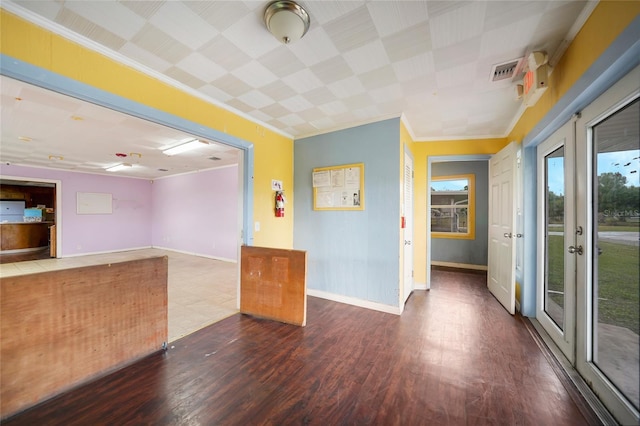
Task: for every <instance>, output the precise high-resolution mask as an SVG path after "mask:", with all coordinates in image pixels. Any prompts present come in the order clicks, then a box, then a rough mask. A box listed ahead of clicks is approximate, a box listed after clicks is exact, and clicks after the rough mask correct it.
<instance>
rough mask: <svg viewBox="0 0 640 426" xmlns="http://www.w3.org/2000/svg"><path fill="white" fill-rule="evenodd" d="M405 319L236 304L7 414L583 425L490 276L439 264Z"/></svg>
mask: <svg viewBox="0 0 640 426" xmlns="http://www.w3.org/2000/svg"><path fill="white" fill-rule="evenodd" d="M432 278H433V283H432V289H431V291H429V292H426V291H416V292H414V293H413V294H412V296H411V297H410V299H409V301H408V302H407V306H406V310H405V312H404V314H403V315H402V316H396V315H391V314H385V313H380V312H375V311H371V310H366V309H361V308H357V307H353V306H349V305H344V304H339V303H334V302H330V301H326V300H322V299H318V298H313V297H310V298H309V301H308V320H307V324H308V325H307V326H306V327H304V328H298V327H295V326H290V325H284V324H279V323H275V322H269V321H263V320H259V319H254V318H251V317H248V316H243V315H239V314H238V315H235V316H232V317H229V318H227V319H225V320H223V321H221V322H219V323H217V324H214V325H212V326H210V327H208V328H206V329H203V330H201V331H199V332H197V333H195V334H192V335H190V336H187V337H185V338H183V339H180V340H178V341H176V342H174V344H173V346H171V347H170V349H169V350H168V351H166V352H165V353H160V354H157V355H153V356H151V357H148V358H146V359H144V360H142V361H141V362H138V363H136V364H134V365H132V366H130V367H128V368H126V369H123V370H121V371H119V372H116V373H114V374H111V375H109V376H107V377H104V378H102V379H100V380H98V381H96V382H94V383H91V384H89V385H86V386H83V387H81V388H78V389H76V390H74V391H71V392H68V393H66V394H64V395H62V396H60V397H58V398H55V399H53V400H50V401H48V402H46V403H44V404H41V405H40V406H37V407H35V408H33V409H31V410H27V411H26V412H24V413H22V414H20V415H18V416H16V417H13V418H11V419H8V420H7V421H6V422H3V425H6V426H10V425H18V424H23V425H38V424H47V425H73V424H81V425H98V424H109V425H124V424H150V425H151V424H152V425H183V424H184V425H192V424H193V425H196V424H197V425H257V424H271V425H288V424H314V425H333V424H359V425H484V424H493V425H536V426H539V425H554V426H555V425H585V424H589V423H592V421H590V419H587V418H585V416H583V414H581V412H580V410H579V409H578V406H577V405H576V404H575V403H574V401H573V400H572V399H571V397H570V393H569V392H567V390H566V389H565V388H564V387H563V384H562V382H561V381H560V379H559V378H558V376H557V375H556V374H555V373H554V370H553V368H552V366H551V364H550V363H549V361H548V360H547V358H545V356H544V354H543V353H542V352H541V350H540V348H539V347H538V346H537V344H536V343H535V341H534V340H533V339H532V337H531V335H530V334H529V331H528V330H527V327H525V325H524V323H523V320H522V318H520V317H517V316H516V317H512V316H510V315H509V314H508V313H507V312H506V311H505V310H504V309H503V308H502V307H501V306H500V305H499V304H498V303H497V302H496V300H495V299H494V298H493V297H492V296H491V295H490V293H489V292H488V291H487V288H486V284H485V283H486V281H485V277H484V276H482V275H479V274H460V273H453V272H448V271H434V272H433V275H432Z"/></svg>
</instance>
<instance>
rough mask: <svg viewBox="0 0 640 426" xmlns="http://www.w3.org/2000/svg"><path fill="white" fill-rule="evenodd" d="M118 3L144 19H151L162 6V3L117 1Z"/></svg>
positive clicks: (134, 0) (133, 0) (137, 0)
mask: <svg viewBox="0 0 640 426" xmlns="http://www.w3.org/2000/svg"><path fill="white" fill-rule="evenodd" d="M118 2H119V3H120V4H121V5H123V6H125V7H128V8H129V9H131V10H132V11H133V12H135V13H137V14H138V15H140V16H141V17H143V18H144V19H149V18H151V17H152V16H153V14H154V13H156V11H157V10H158V9H160V8H161V7H162V5H163V4H164V2H163V1H139V0H118Z"/></svg>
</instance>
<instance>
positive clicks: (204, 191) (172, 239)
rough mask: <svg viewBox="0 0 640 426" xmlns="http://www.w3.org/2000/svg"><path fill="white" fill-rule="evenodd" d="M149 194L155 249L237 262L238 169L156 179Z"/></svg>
mask: <svg viewBox="0 0 640 426" xmlns="http://www.w3.org/2000/svg"><path fill="white" fill-rule="evenodd" d="M151 192H152V200H153V221H152V222H153V225H152V235H153V237H152V244H153V246H154V247H164V248H168V249H172V250H179V251H185V252H189V253H195V254H199V255H203V256H211V257H215V258H220V259H230V260H237V258H238V239H239V235H238V220H239V219H238V214H239V212H238V167H237V166H232V167H222V168H219V169H213V170H207V171H203V172H198V173H189V174H184V175H180V176H174V177H168V178H164V179H158V180H156V181H154V183H153V185H152V189H151Z"/></svg>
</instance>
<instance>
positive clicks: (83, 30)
mask: <svg viewBox="0 0 640 426" xmlns="http://www.w3.org/2000/svg"><path fill="white" fill-rule="evenodd" d="M57 22H58V23H59V24H61V25H63V26H65V27H67V28H69V29H71V30H73V31H74V32H76V33H78V34H80V35H83V36H85V37H87V38H88V39H90V40H93V41H95V42H96V43H100V44H102V45H104V46H106V47H108V48H110V49H112V50H118V49H120V48H121V47H122V46H123V45H124V44H125V39H124V38H123V37H120V36H118V35H117V34H115V33H113V32H111V31H108V30H106V29H104V28H103V27H101V26H100V25H98V24H96V23H95V22H93V21H90V20H88V19H86V18H85V17H83V16H81V15H78V14H77V13H75V12H73V11H71V10H69V9H62V10H61V11H60V13H59V14H58V18H57Z"/></svg>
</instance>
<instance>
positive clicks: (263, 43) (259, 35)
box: [222, 13, 280, 59]
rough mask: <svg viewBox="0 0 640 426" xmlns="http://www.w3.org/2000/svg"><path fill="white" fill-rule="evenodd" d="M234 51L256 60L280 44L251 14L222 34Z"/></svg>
mask: <svg viewBox="0 0 640 426" xmlns="http://www.w3.org/2000/svg"><path fill="white" fill-rule="evenodd" d="M222 35H224V36H225V37H226V38H227V39H228V40H229V41H231V43H233V44H234V45H235V46H236V47H235V48H236V49H239V50H242V51H244V53H246V54H247V55H249V56H250V57H251V58H253V59H256V58H259V57H261V56H263V55H264V54H266V53H267V52H270V51H272V50H274V49H275V48H277V47H279V46H280V42H279V41H278V40H276V38H275V37H273V35H271V34H270V33H269V31H267V29H266V27H265V26H264V24H262V23H261V22H260V20H259V19H258V18H257V17H256V16H255V15H254V14H253V13H252V14H248V15H246V16H244V17H242V18H240V19H239V20H237V21H236V22H234V23H233V25H231V26H230V27H229V28H227V29H226V30H224V31H223V32H222Z"/></svg>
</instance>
